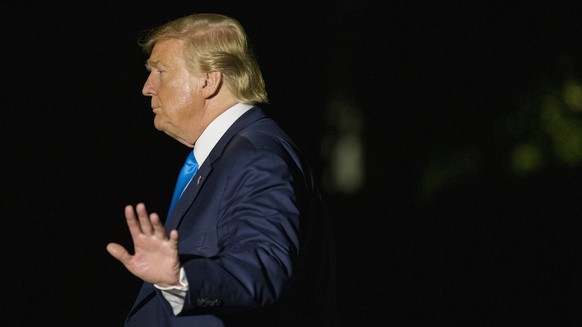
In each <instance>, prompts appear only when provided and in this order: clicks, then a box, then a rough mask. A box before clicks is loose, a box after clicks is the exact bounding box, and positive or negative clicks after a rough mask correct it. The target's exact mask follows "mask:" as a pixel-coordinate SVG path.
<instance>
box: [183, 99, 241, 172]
mask: <svg viewBox="0 0 582 327" xmlns="http://www.w3.org/2000/svg"><path fill="white" fill-rule="evenodd" d="M252 107H253V106H252V105H250V104H246V103H242V102H239V103H237V104H235V105H234V106H232V107H230V108H229V109H227V110H226V111H225V112H223V113H222V114H220V116H218V117H216V118H215V119H214V120H213V121H212V122H211V123H210V124H209V125H208V127H206V129H205V130H204V132H202V134H201V135H200V137H199V138H198V140H197V141H196V144H195V145H194V157H195V158H196V162H198V167H200V166H202V164H203V163H204V161H205V160H206V158H207V157H208V155H209V154H210V151H212V149H213V148H214V146H215V145H216V143H218V140H220V138H221V137H222V136H223V135H224V133H226V131H227V130H228V129H229V128H230V126H232V124H234V122H235V121H236V120H237V119H238V118H239V117H240V116H242V115H243V114H244V113H245V112H247V110H249V109H251V108H252Z"/></svg>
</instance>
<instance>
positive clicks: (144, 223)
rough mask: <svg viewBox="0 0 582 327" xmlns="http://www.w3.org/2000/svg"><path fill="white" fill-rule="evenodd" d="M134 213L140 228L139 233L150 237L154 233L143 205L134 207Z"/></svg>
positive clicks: (139, 204)
mask: <svg viewBox="0 0 582 327" xmlns="http://www.w3.org/2000/svg"><path fill="white" fill-rule="evenodd" d="M135 211H136V212H137V217H138V220H139V224H140V227H141V232H142V233H143V234H146V235H151V234H153V232H154V227H153V226H152V223H151V221H150V217H149V215H148V211H147V210H146V207H145V204H143V203H138V204H137V205H136V206H135Z"/></svg>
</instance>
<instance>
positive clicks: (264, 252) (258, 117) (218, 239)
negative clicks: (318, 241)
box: [126, 107, 316, 327]
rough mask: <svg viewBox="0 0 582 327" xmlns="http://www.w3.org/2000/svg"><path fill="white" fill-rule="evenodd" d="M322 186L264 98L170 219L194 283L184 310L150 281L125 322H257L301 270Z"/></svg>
mask: <svg viewBox="0 0 582 327" xmlns="http://www.w3.org/2000/svg"><path fill="white" fill-rule="evenodd" d="M315 195H316V194H315V191H314V187H313V183H312V177H311V175H310V173H309V172H308V170H307V168H306V166H304V164H303V163H302V161H301V159H300V157H299V155H298V151H297V149H296V148H295V146H294V145H293V143H292V141H291V140H290V139H289V137H288V136H287V135H286V134H285V133H284V132H283V131H282V130H281V129H280V128H279V127H278V126H277V125H276V124H275V122H274V121H273V120H271V119H270V118H267V117H266V115H265V114H264V113H263V112H262V111H261V109H259V108H258V107H253V108H251V109H250V110H248V111H247V112H246V113H245V114H243V116H241V117H240V118H239V119H238V120H237V121H236V122H235V123H234V124H233V125H232V126H231V127H230V128H229V129H228V131H227V132H226V133H225V135H224V136H223V137H222V138H221V139H220V140H219V142H218V143H217V144H216V146H215V147H214V148H213V150H212V151H211V152H210V154H209V156H208V158H207V159H206V161H205V162H204V163H203V165H202V166H201V167H200V169H199V170H198V172H197V173H196V175H195V176H194V178H193V180H192V182H191V183H190V185H189V186H188V188H187V189H186V190H185V192H184V194H183V195H182V198H181V199H180V200H179V201H178V203H177V204H176V207H175V209H174V211H173V212H172V214H171V216H170V217H168V219H167V221H166V230H167V231H170V230H172V229H177V230H178V231H179V236H180V240H179V254H180V260H181V263H182V266H183V268H184V270H185V272H186V276H187V278H188V282H189V284H190V290H189V291H188V293H187V295H186V301H185V305H184V309H183V311H182V313H181V314H180V315H178V316H174V314H173V313H172V309H171V307H170V305H169V303H168V302H167V301H166V300H165V299H164V297H163V295H162V294H161V292H160V291H159V290H157V289H156V288H155V287H153V285H151V284H149V283H144V285H143V287H142V289H141V291H140V293H139V295H138V297H137V299H136V302H135V304H134V307H133V308H132V310H131V311H130V313H129V316H128V318H127V321H126V326H156V327H160V326H225V325H229V322H230V321H232V322H233V323H234V325H238V321H237V319H238V318H237V317H246V318H241V319H247V320H249V321H251V323H252V321H255V325H257V322H258V321H259V320H256V318H257V317H260V316H262V317H265V316H266V315H267V312H268V311H269V310H270V309H271V308H273V307H275V306H272V305H273V304H274V303H276V302H279V300H280V299H281V297H282V296H284V295H285V294H286V290H287V289H288V287H289V285H291V281H292V280H293V278H292V277H294V275H295V274H296V270H297V268H298V254H299V251H301V247H302V242H303V240H302V238H303V234H304V233H306V229H307V227H306V226H307V224H308V222H307V219H309V218H308V217H309V216H310V212H309V211H310V210H311V208H312V204H313V201H314V199H315ZM254 313H257V314H256V315H255V316H254V317H253V314H254ZM276 315H277V314H275V315H274V316H276ZM249 317H250V318H249ZM279 318H284V319H289V318H290V317H281V316H280V317H279ZM268 319H271V318H268ZM268 319H267V320H265V324H267V323H268V324H271V323H276V322H274V321H268ZM267 321H268V322H267Z"/></svg>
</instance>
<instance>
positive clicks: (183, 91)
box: [142, 40, 206, 146]
mask: <svg viewBox="0 0 582 327" xmlns="http://www.w3.org/2000/svg"><path fill="white" fill-rule="evenodd" d="M182 50H183V42H182V41H179V40H165V41H160V42H158V43H156V45H155V46H154V48H153V50H152V53H151V55H150V58H149V59H148V61H147V65H146V66H147V68H148V70H149V71H150V74H149V76H148V79H147V80H146V82H145V84H144V86H143V90H142V92H143V94H144V95H145V96H149V97H151V98H152V99H151V107H152V109H153V112H154V114H155V115H156V116H155V119H154V126H155V127H156V129H158V130H160V131H163V132H165V133H166V134H168V135H170V136H171V137H173V138H174V139H176V140H178V141H179V142H181V143H183V144H186V145H188V146H193V145H194V143H195V142H196V140H197V139H198V137H199V136H200V134H201V133H202V131H203V130H204V128H205V127H206V126H202V122H203V118H204V113H205V98H204V97H203V96H202V94H201V88H202V86H203V83H204V82H205V81H204V78H203V77H202V76H195V75H193V74H191V73H190V72H189V71H188V69H187V68H186V62H185V60H184V58H183V51H182Z"/></svg>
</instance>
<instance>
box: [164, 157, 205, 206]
mask: <svg viewBox="0 0 582 327" xmlns="http://www.w3.org/2000/svg"><path fill="white" fill-rule="evenodd" d="M197 170H198V162H196V158H194V151H190V154H189V155H188V158H186V162H185V163H184V166H183V167H182V170H180V175H179V176H178V181H177V182H176V188H175V189H174V196H173V197H172V203H171V204H170V210H169V211H168V217H169V216H170V214H171V213H172V210H174V206H176V203H177V202H178V200H179V199H180V197H181V196H182V193H184V189H185V188H186V186H187V185H188V183H189V182H190V180H191V179H192V177H193V176H194V174H196V171H197Z"/></svg>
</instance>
